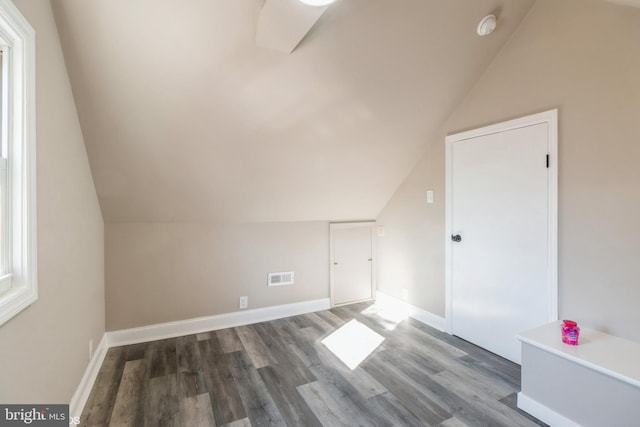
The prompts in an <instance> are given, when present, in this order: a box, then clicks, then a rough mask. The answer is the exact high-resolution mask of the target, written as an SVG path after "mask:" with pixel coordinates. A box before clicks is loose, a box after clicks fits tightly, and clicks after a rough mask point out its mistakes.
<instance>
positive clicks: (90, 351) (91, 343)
mask: <svg viewBox="0 0 640 427" xmlns="http://www.w3.org/2000/svg"><path fill="white" fill-rule="evenodd" d="M92 358H93V338H92V339H90V340H89V362H91V359H92Z"/></svg>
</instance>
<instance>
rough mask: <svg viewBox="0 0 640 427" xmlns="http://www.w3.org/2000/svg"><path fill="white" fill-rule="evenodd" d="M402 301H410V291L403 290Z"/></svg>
mask: <svg viewBox="0 0 640 427" xmlns="http://www.w3.org/2000/svg"><path fill="white" fill-rule="evenodd" d="M402 299H403V300H405V301H407V300H408V299H409V289H406V288H402Z"/></svg>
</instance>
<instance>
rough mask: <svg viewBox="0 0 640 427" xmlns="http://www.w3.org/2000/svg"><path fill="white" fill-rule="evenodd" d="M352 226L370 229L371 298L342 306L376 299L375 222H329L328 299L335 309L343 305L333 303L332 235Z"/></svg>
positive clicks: (333, 260)
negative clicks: (338, 230)
mask: <svg viewBox="0 0 640 427" xmlns="http://www.w3.org/2000/svg"><path fill="white" fill-rule="evenodd" d="M354 225H356V226H363V227H365V226H369V227H370V229H371V298H367V299H364V300H361V301H351V302H348V303H344V304H351V303H354V302H362V301H370V300H372V299H375V297H376V289H377V280H376V276H377V274H376V273H377V268H376V264H375V263H376V255H377V252H376V238H375V237H376V236H375V225H376V222H375V221H350V222H330V223H329V298H330V300H331V307H336V306H339V305H344V304H342V303H341V304H336V303H335V301H334V300H333V296H334V291H333V288H334V285H335V279H334V269H333V265H334V264H333V263H334V262H335V250H334V244H333V243H334V233H335V230H336V229H340V228H350V227H353V226H354Z"/></svg>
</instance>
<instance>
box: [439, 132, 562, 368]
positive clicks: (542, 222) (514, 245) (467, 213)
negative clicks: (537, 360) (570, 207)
mask: <svg viewBox="0 0 640 427" xmlns="http://www.w3.org/2000/svg"><path fill="white" fill-rule="evenodd" d="M522 124H523V125H522V126H517V127H512V126H506V129H503V130H499V129H496V128H495V127H492V128H491V129H488V130H487V132H482V130H479V132H474V133H472V134H469V133H467V135H466V136H465V135H461V136H462V138H456V137H455V136H453V137H449V138H448V143H449V144H450V145H451V146H450V147H449V155H450V157H451V158H450V159H448V160H449V163H448V164H449V166H450V168H451V170H450V179H449V183H448V184H449V186H450V188H448V191H449V204H450V206H449V209H448V213H449V216H450V217H449V218H448V219H449V221H450V224H449V230H450V233H451V236H449V238H450V239H451V240H450V241H449V243H448V247H449V249H450V253H449V256H450V268H451V270H450V271H451V277H450V282H451V285H450V286H451V289H450V291H451V295H450V299H451V301H450V303H451V306H450V307H449V308H450V313H449V314H450V316H451V325H450V326H451V329H452V332H453V334H455V335H457V336H459V337H461V338H464V339H466V340H468V341H471V342H473V343H475V344H478V345H479V346H481V347H484V348H486V349H487V350H490V351H492V352H494V353H496V354H499V355H501V356H503V357H506V358H507V359H510V360H512V361H514V362H516V363H520V343H519V342H518V341H517V340H516V335H517V334H518V333H520V332H523V331H525V330H527V329H531V328H534V327H536V326H540V325H543V324H545V323H547V322H549V321H551V320H555V318H557V302H555V301H556V300H557V296H556V295H553V293H554V292H556V294H557V290H555V287H556V286H557V284H556V281H555V280H554V278H553V276H554V274H555V273H554V270H555V261H553V258H554V257H555V250H554V249H553V245H554V244H555V237H553V236H552V233H551V231H552V230H555V220H553V218H552V217H553V214H552V211H553V210H554V206H555V204H554V202H553V198H554V192H553V191H550V188H551V187H552V186H551V185H550V182H551V180H550V171H551V169H550V168H549V167H548V166H547V154H548V153H549V152H550V137H549V135H550V133H551V132H550V126H552V127H554V126H553V124H550V123H549V122H547V121H542V122H538V123H535V120H534V123H533V124H527V122H524V123H522ZM496 130H499V131H496ZM467 136H470V137H467ZM553 180H554V181H555V178H554V179H553ZM552 204H553V205H554V206H551V205H552ZM553 304H555V305H556V307H555V308H554V307H553Z"/></svg>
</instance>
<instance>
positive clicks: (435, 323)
mask: <svg viewBox="0 0 640 427" xmlns="http://www.w3.org/2000/svg"><path fill="white" fill-rule="evenodd" d="M376 304H380V305H381V306H382V307H389V308H391V309H394V310H398V311H401V312H402V313H406V314H407V316H409V317H412V318H414V319H416V320H418V321H420V322H422V323H424V324H425V325H429V326H431V327H432V328H435V329H437V330H439V331H444V330H445V324H446V322H445V319H444V317H440V316H437V315H435V314H433V313H430V312H428V311H426V310H423V309H421V308H419V307H416V306H415V305H411V304H409V303H407V302H405V301H402V300H399V299H398V298H395V297H392V296H391V295H389V294H386V293H384V292H381V291H377V292H376Z"/></svg>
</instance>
